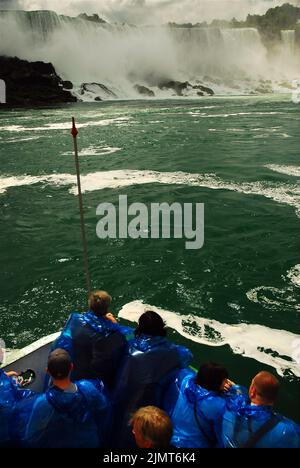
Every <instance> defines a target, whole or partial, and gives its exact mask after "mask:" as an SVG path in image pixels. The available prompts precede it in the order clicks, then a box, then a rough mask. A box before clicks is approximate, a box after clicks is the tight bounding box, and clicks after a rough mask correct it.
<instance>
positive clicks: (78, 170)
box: [71, 117, 92, 293]
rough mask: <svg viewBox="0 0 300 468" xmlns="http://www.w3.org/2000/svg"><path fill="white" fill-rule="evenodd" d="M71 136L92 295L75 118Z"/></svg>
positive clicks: (85, 266)
mask: <svg viewBox="0 0 300 468" xmlns="http://www.w3.org/2000/svg"><path fill="white" fill-rule="evenodd" d="M71 135H72V136H73V141H74V154H75V166H76V174H77V186H78V200H79V211H80V226H81V239H82V247H83V260H84V269H85V276H86V285H87V290H88V293H90V292H91V290H92V287H91V277H90V271H89V261H88V248H87V238H86V231H85V223H84V210H83V200H82V192H81V181H80V166H79V158H78V147H77V135H78V130H77V128H76V124H75V118H74V117H72V131H71Z"/></svg>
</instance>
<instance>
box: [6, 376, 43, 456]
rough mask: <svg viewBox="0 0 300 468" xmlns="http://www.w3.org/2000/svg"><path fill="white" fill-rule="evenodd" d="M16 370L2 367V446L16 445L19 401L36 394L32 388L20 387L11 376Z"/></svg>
mask: <svg viewBox="0 0 300 468" xmlns="http://www.w3.org/2000/svg"><path fill="white" fill-rule="evenodd" d="M13 376H17V374H16V373H15V372H8V373H5V372H4V371H3V370H2V369H0V447H14V446H15V445H16V438H15V435H14V430H13V429H14V428H13V423H14V413H15V406H16V404H17V402H18V401H21V400H25V399H29V398H31V397H33V396H34V395H35V393H34V392H32V391H31V390H25V389H22V388H20V387H19V386H18V385H16V384H15V382H14V381H13V380H12V378H11V377H13Z"/></svg>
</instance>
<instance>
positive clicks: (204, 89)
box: [193, 85, 215, 96]
mask: <svg viewBox="0 0 300 468" xmlns="http://www.w3.org/2000/svg"><path fill="white" fill-rule="evenodd" d="M193 89H199V90H200V92H201V94H200V92H198V93H197V94H198V96H201V95H202V96H204V95H205V94H208V95H209V96H214V94H215V93H214V91H213V90H212V89H211V88H208V87H207V86H202V85H195V86H193Z"/></svg>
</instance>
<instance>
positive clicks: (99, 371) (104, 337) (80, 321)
mask: <svg viewBox="0 0 300 468" xmlns="http://www.w3.org/2000/svg"><path fill="white" fill-rule="evenodd" d="M132 334H133V330H132V329H131V328H129V327H124V326H121V325H119V324H114V323H112V322H110V321H109V320H106V319H105V318H102V317H97V316H96V315H95V314H94V313H93V312H92V311H89V312H88V313H86V314H72V315H71V316H70V317H69V319H68V321H67V323H66V325H65V327H64V329H63V331H62V333H61V335H60V336H59V338H58V339H57V340H56V342H55V343H54V346H53V348H52V349H53V350H54V349H57V348H62V349H65V350H66V351H68V352H69V354H70V356H71V358H72V360H73V363H74V371H73V372H72V380H80V379H83V378H84V379H94V378H100V379H101V380H103V381H104V383H105V384H106V385H112V383H113V381H114V377H115V374H116V372H117V370H118V367H119V364H120V360H121V359H122V357H123V356H124V354H126V353H127V350H128V346H127V341H126V339H127V338H128V339H129V337H131V336H132Z"/></svg>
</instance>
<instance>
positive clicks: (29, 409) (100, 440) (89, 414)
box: [17, 380, 110, 448]
mask: <svg viewBox="0 0 300 468" xmlns="http://www.w3.org/2000/svg"><path fill="white" fill-rule="evenodd" d="M75 383H76V385H77V391H76V392H75V393H68V392H65V391H63V390H61V389H59V388H57V387H51V388H49V389H48V390H47V391H46V393H45V394H42V395H39V396H37V397H36V398H34V399H33V401H32V403H31V405H28V404H27V405H20V406H19V407H17V410H18V413H19V419H20V421H19V424H18V425H19V427H20V428H21V433H20V439H21V441H22V445H23V446H24V447H34V448H96V447H101V446H102V445H103V444H104V443H105V441H106V440H105V437H106V432H107V431H108V430H109V420H110V405H109V403H108V399H107V397H106V396H105V393H104V386H103V384H102V383H101V382H99V381H87V380H82V381H78V382H75Z"/></svg>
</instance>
